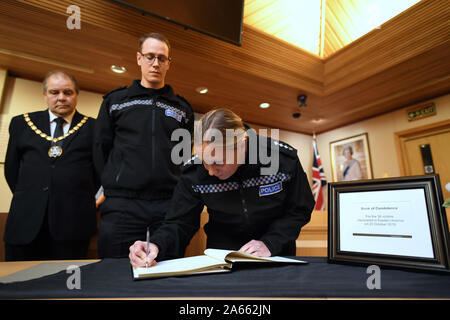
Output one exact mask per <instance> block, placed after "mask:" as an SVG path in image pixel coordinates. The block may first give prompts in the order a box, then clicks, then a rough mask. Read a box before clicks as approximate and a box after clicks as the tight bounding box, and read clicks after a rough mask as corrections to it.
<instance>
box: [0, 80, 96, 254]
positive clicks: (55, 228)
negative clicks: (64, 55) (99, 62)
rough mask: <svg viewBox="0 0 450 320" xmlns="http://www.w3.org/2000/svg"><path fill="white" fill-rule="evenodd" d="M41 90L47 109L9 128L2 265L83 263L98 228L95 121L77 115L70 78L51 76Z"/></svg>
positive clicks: (17, 120) (22, 117) (17, 119)
mask: <svg viewBox="0 0 450 320" xmlns="http://www.w3.org/2000/svg"><path fill="white" fill-rule="evenodd" d="M43 91H44V100H45V101H46V103H47V105H48V110H44V111H38V112H32V113H29V114H24V115H19V116H16V117H14V118H13V119H12V120H11V124H10V127H9V134H10V136H9V142H8V149H7V153H6V159H5V177H6V181H7V182H8V185H9V187H10V189H11V191H12V193H13V199H12V202H11V207H10V211H9V215H8V220H7V222H6V228H5V237H4V241H5V251H6V260H7V261H14V260H46V259H81V258H85V257H86V255H87V249H88V246H89V238H90V237H91V236H92V235H93V234H94V233H95V231H96V208H95V192H96V190H97V189H98V187H99V181H98V179H97V177H96V175H95V170H94V167H93V163H92V141H93V129H94V123H95V120H94V119H93V118H88V117H85V116H84V115H82V114H80V113H79V112H78V111H76V109H75V108H76V105H77V97H78V86H77V84H76V81H75V79H74V78H73V77H72V76H71V75H70V74H68V73H66V72H63V71H52V72H50V73H48V74H47V76H46V78H45V80H44V82H43Z"/></svg>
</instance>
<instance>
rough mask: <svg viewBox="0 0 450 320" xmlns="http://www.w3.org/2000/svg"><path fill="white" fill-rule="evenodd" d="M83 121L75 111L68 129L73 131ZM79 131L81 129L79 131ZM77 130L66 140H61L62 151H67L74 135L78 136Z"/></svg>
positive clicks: (81, 116) (80, 115)
mask: <svg viewBox="0 0 450 320" xmlns="http://www.w3.org/2000/svg"><path fill="white" fill-rule="evenodd" d="M82 119H83V115H82V114H81V113H79V112H78V111H76V110H75V114H74V115H73V118H72V122H71V123H70V128H69V130H70V129H73V127H75V126H76V125H77V124H78V123H79V122H80V121H81V120H82ZM80 130H81V129H80ZM78 132H79V130H77V131H75V132H74V133H72V134H71V135H69V136H68V137H67V138H65V139H64V140H63V150H64V149H66V150H67V149H68V147H69V145H70V143H71V142H72V140H73V139H74V137H75V136H76V135H78Z"/></svg>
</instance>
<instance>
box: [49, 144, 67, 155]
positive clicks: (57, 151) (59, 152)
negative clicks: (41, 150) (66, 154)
mask: <svg viewBox="0 0 450 320" xmlns="http://www.w3.org/2000/svg"><path fill="white" fill-rule="evenodd" d="M62 152H63V150H62V148H61V146H56V145H55V146H51V147H50V149H48V156H49V157H50V158H58V157H59V156H61V155H62Z"/></svg>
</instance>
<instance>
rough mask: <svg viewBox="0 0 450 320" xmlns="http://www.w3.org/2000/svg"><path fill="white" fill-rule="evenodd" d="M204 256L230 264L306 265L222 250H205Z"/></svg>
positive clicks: (298, 261) (293, 260) (280, 258)
mask: <svg viewBox="0 0 450 320" xmlns="http://www.w3.org/2000/svg"><path fill="white" fill-rule="evenodd" d="M204 252H205V255H207V256H210V257H214V258H216V259H218V260H223V261H230V262H282V263H307V262H306V261H301V260H295V259H289V258H284V257H279V256H273V257H264V258H263V257H257V256H254V255H251V254H249V253H245V252H239V251H233V250H223V249H206V250H205V251H204Z"/></svg>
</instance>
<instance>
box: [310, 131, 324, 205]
mask: <svg viewBox="0 0 450 320" xmlns="http://www.w3.org/2000/svg"><path fill="white" fill-rule="evenodd" d="M313 151H314V160H313V167H312V179H313V186H312V192H313V195H314V200H316V205H315V206H314V210H325V201H324V200H323V192H322V189H323V188H324V187H325V186H326V185H327V179H326V177H325V172H324V171H323V167H322V161H320V156H319V152H318V151H317V145H316V139H313Z"/></svg>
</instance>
